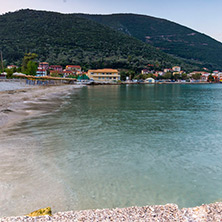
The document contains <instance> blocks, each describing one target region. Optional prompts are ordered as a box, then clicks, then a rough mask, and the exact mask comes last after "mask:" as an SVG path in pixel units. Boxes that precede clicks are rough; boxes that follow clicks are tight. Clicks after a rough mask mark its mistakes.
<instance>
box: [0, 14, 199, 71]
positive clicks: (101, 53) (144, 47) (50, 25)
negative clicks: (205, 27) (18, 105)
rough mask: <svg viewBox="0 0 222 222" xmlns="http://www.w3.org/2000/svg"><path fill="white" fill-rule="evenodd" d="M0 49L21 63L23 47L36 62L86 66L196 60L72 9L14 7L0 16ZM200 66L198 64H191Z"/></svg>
mask: <svg viewBox="0 0 222 222" xmlns="http://www.w3.org/2000/svg"><path fill="white" fill-rule="evenodd" d="M0 50H2V52H3V55H4V59H5V62H6V63H7V64H9V63H17V64H19V63H21V60H22V58H23V56H24V53H25V52H32V53H37V54H38V55H39V58H38V59H39V61H47V62H49V63H53V64H59V65H65V64H79V65H82V66H84V67H86V68H98V67H100V68H102V67H111V68H129V69H134V70H138V69H141V68H143V67H144V66H146V65H147V64H154V65H155V66H156V67H159V68H161V67H172V66H173V65H181V66H182V67H183V68H184V69H192V68H195V67H196V64H195V63H194V64H191V63H190V62H185V61H184V60H181V59H178V58H175V57H172V56H169V55H167V54H165V53H163V52H162V51H160V50H157V49H156V48H155V47H153V46H150V45H148V44H145V43H144V42H142V41H141V40H139V39H136V38H134V37H130V36H129V35H126V34H125V33H121V32H119V31H116V30H113V29H111V28H109V27H106V26H104V25H101V24H99V23H97V22H94V21H91V20H89V19H86V18H83V17H79V16H78V15H75V14H60V13H55V12H45V11H35V10H20V11H17V12H14V13H7V14H4V15H1V16H0ZM197 65H198V66H200V67H201V66H202V65H201V64H197Z"/></svg>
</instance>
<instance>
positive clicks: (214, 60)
mask: <svg viewBox="0 0 222 222" xmlns="http://www.w3.org/2000/svg"><path fill="white" fill-rule="evenodd" d="M79 16H82V17H84V18H87V19H91V20H94V21H96V22H98V23H100V24H104V25H106V26H108V27H111V28H113V29H115V30H118V31H121V32H123V33H125V34H128V35H130V36H133V37H135V38H137V39H140V40H142V41H143V42H146V43H149V44H152V45H153V46H155V47H157V48H159V49H161V50H162V51H164V52H166V53H169V54H172V55H175V56H178V57H181V58H184V59H189V60H194V61H197V62H201V63H204V64H205V66H207V67H208V68H222V43H220V42H218V41H216V40H214V39H213V38H211V37H209V36H207V35H204V34H201V33H199V32H197V31H194V30H192V29H190V28H187V27H185V26H182V25H179V24H176V23H174V22H170V21H168V20H165V19H159V18H155V17H150V16H145V15H136V14H113V15H86V14H84V15H83V14H79Z"/></svg>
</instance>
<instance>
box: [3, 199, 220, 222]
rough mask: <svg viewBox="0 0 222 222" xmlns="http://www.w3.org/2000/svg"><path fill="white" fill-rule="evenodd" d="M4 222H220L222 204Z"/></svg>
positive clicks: (88, 212) (61, 214)
mask: <svg viewBox="0 0 222 222" xmlns="http://www.w3.org/2000/svg"><path fill="white" fill-rule="evenodd" d="M0 221H1V222H4V221H33V222H34V221H97V222H98V221H117V222H118V221H132V222H134V221H144V222H145V221H146V222H149V221H150V222H151V221H152V222H155V221H157V222H158V221H164V222H168V221H169V222H173V221H175V222H205V221H206V222H211V221H212V222H219V221H222V203H213V204H209V205H207V204H206V205H202V206H200V207H194V208H183V209H181V210H180V209H179V208H178V206H177V205H176V204H166V205H155V206H145V207H128V208H116V209H102V210H98V209H97V210H82V211H68V212H59V213H56V214H53V215H52V216H38V217H28V216H24V217H4V218H1V219H0Z"/></svg>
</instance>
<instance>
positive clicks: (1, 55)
mask: <svg viewBox="0 0 222 222" xmlns="http://www.w3.org/2000/svg"><path fill="white" fill-rule="evenodd" d="M1 65H2V72H4V65H3V56H2V51H1Z"/></svg>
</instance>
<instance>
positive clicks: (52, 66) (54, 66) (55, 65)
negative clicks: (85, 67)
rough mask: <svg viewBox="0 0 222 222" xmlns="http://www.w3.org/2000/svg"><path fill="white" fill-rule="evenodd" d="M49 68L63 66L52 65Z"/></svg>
mask: <svg viewBox="0 0 222 222" xmlns="http://www.w3.org/2000/svg"><path fill="white" fill-rule="evenodd" d="M49 68H62V66H60V65H51V66H50V67H49Z"/></svg>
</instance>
